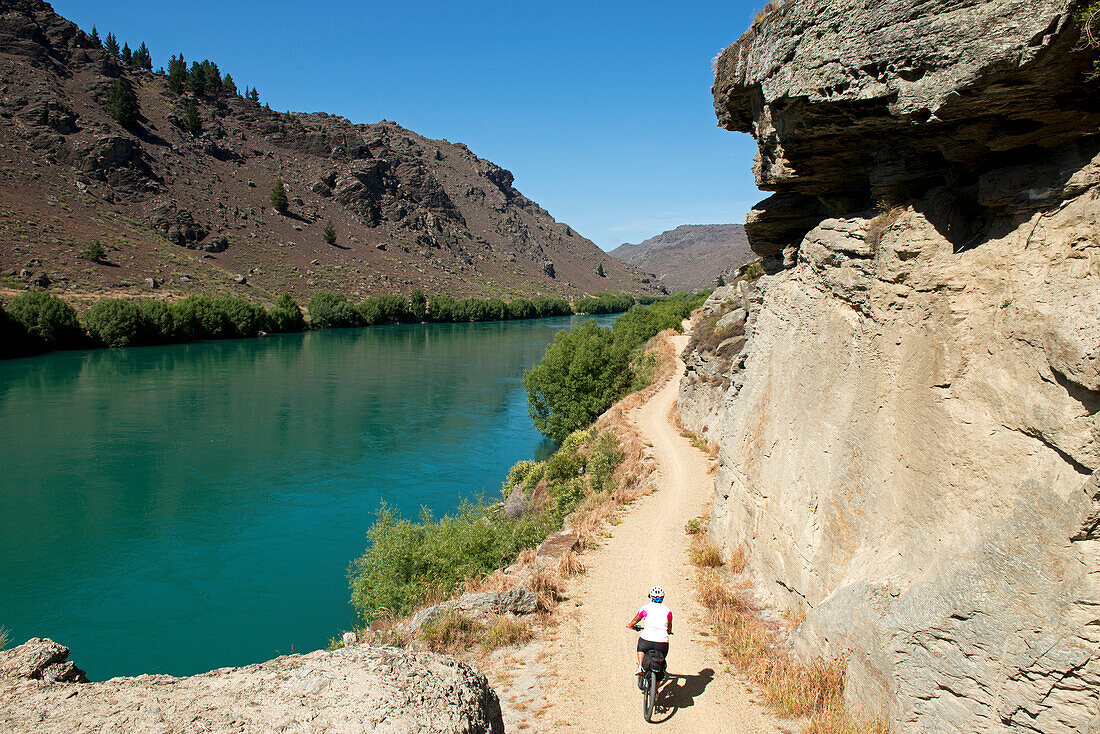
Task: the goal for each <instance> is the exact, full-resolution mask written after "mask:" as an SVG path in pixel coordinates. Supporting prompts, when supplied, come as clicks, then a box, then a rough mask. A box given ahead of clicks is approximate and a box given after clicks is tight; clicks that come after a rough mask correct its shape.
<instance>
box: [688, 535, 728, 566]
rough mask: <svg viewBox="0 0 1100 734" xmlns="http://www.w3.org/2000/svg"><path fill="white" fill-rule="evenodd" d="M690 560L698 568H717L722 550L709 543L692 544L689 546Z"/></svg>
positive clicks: (720, 562) (720, 560) (720, 561)
mask: <svg viewBox="0 0 1100 734" xmlns="http://www.w3.org/2000/svg"><path fill="white" fill-rule="evenodd" d="M697 537H698V536H697ZM691 562H692V563H694V564H695V565H696V566H698V567H699V568H718V567H719V566H721V565H722V551H720V550H719V549H718V546H716V545H713V544H711V543H700V544H697V545H693V546H692V548H691Z"/></svg>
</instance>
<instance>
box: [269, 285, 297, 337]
mask: <svg viewBox="0 0 1100 734" xmlns="http://www.w3.org/2000/svg"><path fill="white" fill-rule="evenodd" d="M267 319H268V322H269V326H270V328H271V330H272V331H274V332H277V333H286V332H291V331H302V330H303V329H305V328H306V320H305V317H303V316H302V309H301V308H299V306H298V302H297V301H295V300H294V297H293V296H291V295H290V294H289V293H284V294H282V295H281V296H279V298H278V299H277V300H276V301H275V305H274V307H272V309H271V310H270V311H268V312H267Z"/></svg>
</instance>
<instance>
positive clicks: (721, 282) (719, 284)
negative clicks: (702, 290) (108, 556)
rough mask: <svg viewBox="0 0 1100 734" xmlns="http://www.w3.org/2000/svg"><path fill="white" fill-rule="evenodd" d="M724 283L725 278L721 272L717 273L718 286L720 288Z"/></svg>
mask: <svg viewBox="0 0 1100 734" xmlns="http://www.w3.org/2000/svg"><path fill="white" fill-rule="evenodd" d="M725 284H726V279H725V278H723V277H722V274H721V273H719V274H718V287H719V288H721V287H722V286H724V285H725Z"/></svg>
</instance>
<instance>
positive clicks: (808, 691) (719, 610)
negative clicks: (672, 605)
mask: <svg viewBox="0 0 1100 734" xmlns="http://www.w3.org/2000/svg"><path fill="white" fill-rule="evenodd" d="M697 594H698V598H699V601H700V603H701V604H702V605H703V607H704V608H705V609H706V617H707V622H708V623H709V624H710V626H711V627H712V628H713V630H714V633H715V636H716V637H717V639H718V642H719V644H720V645H721V647H722V652H723V654H725V655H726V657H727V658H729V659H730V661H732V662H733V663H734V664H735V665H736V666H737V667H738V668H740V669H741V670H742V671H743V672H745V673H746V674H747V675H748V676H749V678H750V679H751V680H752V681H753V682H755V683H757V684H758V685H760V686H761V688H763V690H764V699H765V701H766V702H767V704H768V705H769V706H770V707H771V708H772V710H774V711H775V712H776V713H778V714H779V715H780V716H786V717H800V716H805V717H809V719H810V725H809V728H808V731H809V732H815V733H816V734H886V732H888V731H889V727H888V726H886V724H884V723H883V722H882V721H879V720H874V719H863V718H860V717H857V716H854V715H852V714H850V713H849V712H847V711H846V709H845V707H844V664H843V663H842V662H840V661H836V660H823V659H820V658H818V659H814V660H811V661H810V662H808V663H803V662H801V661H799V660H796V659H795V658H794V657H793V656H791V654H790V653H789V652H788V650H787V649H786V647H785V646H784V644H783V642H782V638H781V636H780V634H779V630H778V626H777V625H775V624H771V623H768V622H765V621H763V620H762V619H761V618H760V615H759V610H758V609H757V608H756V607H755V606H754V605H753V603H752V601H751V599H750V597H749V596H748V594H747V593H746V592H745V591H743V590H741V589H738V588H736V587H735V586H734V585H733V584H732V583H731V582H730V581H729V580H728V579H726V578H724V577H723V576H722V575H721V574H720V573H718V572H717V571H713V570H704V571H702V572H701V573H700V574H699V577H698V587H697Z"/></svg>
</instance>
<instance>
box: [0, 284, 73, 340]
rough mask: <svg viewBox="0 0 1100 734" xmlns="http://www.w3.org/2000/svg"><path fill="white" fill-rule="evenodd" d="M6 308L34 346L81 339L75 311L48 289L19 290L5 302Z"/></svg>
mask: <svg viewBox="0 0 1100 734" xmlns="http://www.w3.org/2000/svg"><path fill="white" fill-rule="evenodd" d="M7 311H8V315H9V316H11V318H13V319H14V320H15V321H17V322H19V323H20V324H21V325H22V327H23V329H25V330H26V333H27V335H28V337H29V338H30V344H31V345H32V346H33V347H34V348H36V349H65V348H68V347H75V346H78V345H79V344H80V343H81V342H83V341H84V332H83V331H82V330H81V328H80V323H79V321H78V320H77V318H76V311H74V310H73V307H72V306H70V305H69V304H67V303H65V302H64V301H63V300H61V299H60V298H58V297H57V296H55V295H53V294H52V293H47V292H46V291H38V290H34V291H27V292H26V293H21V294H19V295H18V296H16V297H15V298H13V299H12V301H11V303H9V304H8V307H7Z"/></svg>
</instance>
